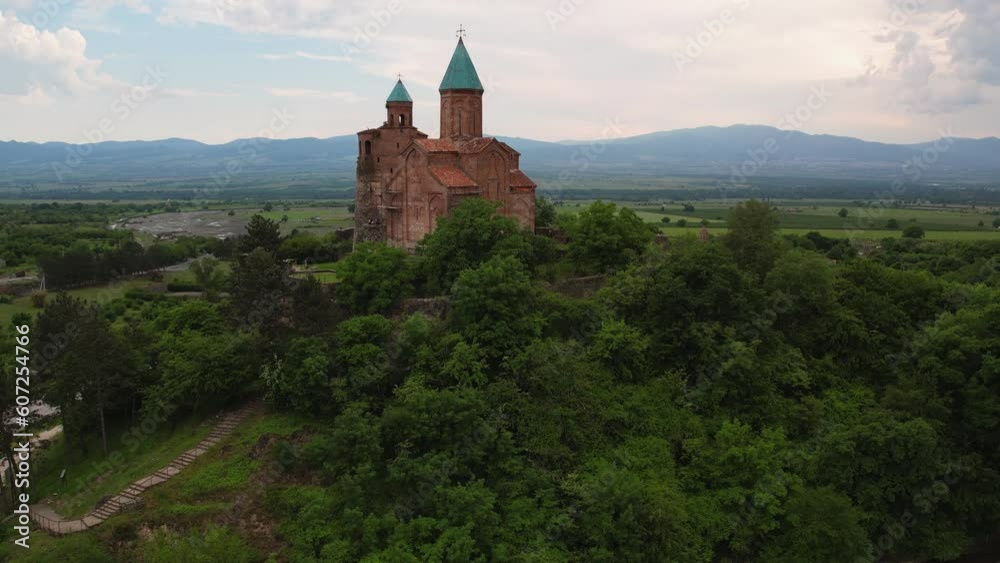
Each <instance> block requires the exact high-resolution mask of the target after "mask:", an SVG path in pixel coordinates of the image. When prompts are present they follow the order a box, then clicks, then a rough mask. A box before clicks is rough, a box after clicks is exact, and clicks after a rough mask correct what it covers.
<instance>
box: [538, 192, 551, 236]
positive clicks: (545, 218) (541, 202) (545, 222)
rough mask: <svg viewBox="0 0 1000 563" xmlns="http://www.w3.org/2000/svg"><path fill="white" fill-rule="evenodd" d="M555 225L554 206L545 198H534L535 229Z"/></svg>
mask: <svg viewBox="0 0 1000 563" xmlns="http://www.w3.org/2000/svg"><path fill="white" fill-rule="evenodd" d="M555 225H556V206H555V205H553V204H552V202H551V201H550V200H549V199H548V198H546V197H538V196H536V197H535V228H538V227H554V226H555Z"/></svg>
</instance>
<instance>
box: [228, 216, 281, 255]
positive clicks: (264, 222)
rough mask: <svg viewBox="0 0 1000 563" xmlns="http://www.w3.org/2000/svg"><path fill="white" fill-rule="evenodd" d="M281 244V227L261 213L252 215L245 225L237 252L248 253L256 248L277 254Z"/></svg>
mask: <svg viewBox="0 0 1000 563" xmlns="http://www.w3.org/2000/svg"><path fill="white" fill-rule="evenodd" d="M279 246H281V227H280V226H278V224H277V223H275V222H274V221H272V220H270V219H267V218H265V217H264V216H263V215H254V216H253V217H251V218H250V222H249V223H248V224H247V227H246V234H244V235H243V236H241V237H240V239H239V245H238V252H239V253H240V254H249V253H251V252H253V251H254V250H256V249H258V248H263V249H264V250H266V251H268V252H270V253H272V254H275V255H276V254H277V252H278V247H279Z"/></svg>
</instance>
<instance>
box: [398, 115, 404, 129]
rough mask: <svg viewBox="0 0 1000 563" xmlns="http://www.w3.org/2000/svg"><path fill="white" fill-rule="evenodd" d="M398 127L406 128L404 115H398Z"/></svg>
mask: <svg viewBox="0 0 1000 563" xmlns="http://www.w3.org/2000/svg"><path fill="white" fill-rule="evenodd" d="M399 126H400V127H406V116H405V115H400V116H399Z"/></svg>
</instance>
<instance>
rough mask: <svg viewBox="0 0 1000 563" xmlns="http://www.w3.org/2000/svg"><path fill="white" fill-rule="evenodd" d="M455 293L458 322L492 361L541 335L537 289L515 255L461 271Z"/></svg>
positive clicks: (455, 311) (494, 259)
mask: <svg viewBox="0 0 1000 563" xmlns="http://www.w3.org/2000/svg"><path fill="white" fill-rule="evenodd" d="M453 293H454V297H453V308H454V320H455V323H456V325H457V326H458V328H459V329H460V330H461V331H462V334H464V335H465V336H466V337H467V338H468V339H469V340H470V341H471V342H473V343H475V344H477V345H479V346H480V347H481V348H482V350H483V351H484V352H485V353H486V355H487V356H488V357H490V358H491V359H493V360H499V359H501V358H503V357H504V356H505V355H507V354H511V353H513V352H515V351H516V350H518V349H520V348H521V347H523V346H524V345H526V344H527V343H528V342H530V341H531V339H533V338H536V337H538V336H539V335H540V334H541V329H542V317H541V315H540V314H539V312H538V297H537V289H536V288H535V286H534V285H533V284H532V281H531V278H530V277H529V276H528V272H527V270H526V269H525V267H524V266H523V265H522V264H521V263H520V262H519V261H518V260H517V259H515V258H512V257H510V256H497V257H494V258H491V259H490V260H489V261H487V262H484V263H483V264H481V265H480V266H479V267H477V268H475V269H470V270H466V271H464V272H462V274H461V276H459V278H458V281H457V282H455V289H454V292H453Z"/></svg>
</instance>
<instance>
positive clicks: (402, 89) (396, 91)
mask: <svg viewBox="0 0 1000 563" xmlns="http://www.w3.org/2000/svg"><path fill="white" fill-rule="evenodd" d="M388 102H409V103H411V104H412V103H413V98H411V97H410V93H409V92H407V91H406V86H403V80H402V79H400V80H399V81H398V82H396V87H395V88H393V89H392V92H390V93H389V99H388V100H386V103H388Z"/></svg>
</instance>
